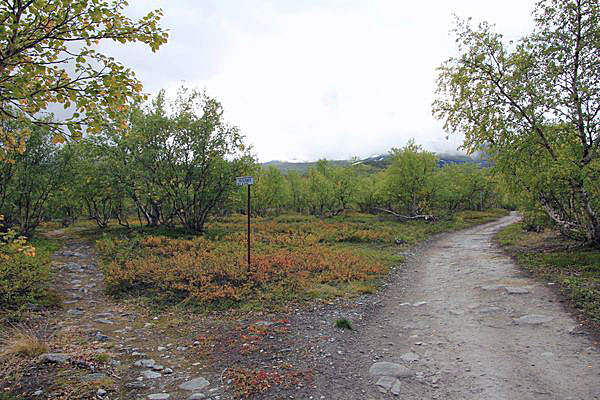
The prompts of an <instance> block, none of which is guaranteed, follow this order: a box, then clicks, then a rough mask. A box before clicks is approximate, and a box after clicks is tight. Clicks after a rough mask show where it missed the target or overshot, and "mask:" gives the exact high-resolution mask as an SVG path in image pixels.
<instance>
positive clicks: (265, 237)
mask: <svg viewBox="0 0 600 400" xmlns="http://www.w3.org/2000/svg"><path fill="white" fill-rule="evenodd" d="M265 225H268V224H266V223H265ZM279 225H281V224H279ZM319 228H320V229H322V227H319ZM328 229H329V228H328ZM253 241H254V243H255V245H256V247H255V249H254V251H253V256H252V264H251V266H250V268H248V265H247V261H246V247H245V242H246V238H245V235H244V234H243V233H241V232H238V233H231V234H228V235H225V236H224V237H223V238H222V239H221V240H219V241H216V240H215V241H213V240H208V239H206V238H204V237H197V238H195V239H192V240H182V239H170V238H167V237H155V236H149V237H145V238H141V239H140V238H138V239H133V240H131V239H129V240H126V241H125V240H123V241H115V240H106V241H105V242H104V243H102V244H100V245H99V246H98V249H99V250H100V251H101V253H102V254H105V255H106V257H105V258H104V259H105V274H106V284H107V288H108V290H109V292H112V293H113V294H125V293H128V292H147V293H148V294H153V295H158V296H159V297H161V298H169V299H193V300H195V301H198V302H209V303H210V302H214V301H221V300H227V301H234V302H237V301H244V300H250V299H253V298H259V297H260V295H261V293H264V292H267V291H269V290H271V289H272V288H273V287H275V286H277V287H280V288H285V291H286V293H287V294H288V295H289V297H293V298H298V297H307V296H306V295H307V292H308V290H310V289H311V288H312V287H314V286H315V285H318V284H322V283H326V284H328V285H342V284H346V283H350V282H353V281H367V280H372V279H374V278H375V277H376V276H377V275H378V274H380V273H382V272H384V267H383V265H382V264H381V263H380V262H378V261H377V260H375V259H373V258H371V257H367V256H364V255H359V254H356V253H355V252H354V251H352V250H351V249H341V248H338V247H332V246H331V245H327V244H325V243H319V240H318V236H317V235H315V234H313V233H310V232H307V231H302V229H300V230H294V229H290V228H286V227H281V226H278V225H277V224H272V226H267V227H263V226H261V227H260V228H259V229H257V232H255V233H254V238H253Z"/></svg>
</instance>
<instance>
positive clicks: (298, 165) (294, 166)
mask: <svg viewBox="0 0 600 400" xmlns="http://www.w3.org/2000/svg"><path fill="white" fill-rule="evenodd" d="M328 161H329V163H331V164H332V165H337V166H346V165H350V161H346V160H328ZM316 164H317V162H316V161H313V162H288V161H279V160H273V161H268V162H266V163H262V166H263V167H275V168H277V169H278V170H279V171H281V172H282V173H284V174H287V173H288V172H290V171H297V172H300V173H304V172H307V171H308V168H309V167H312V166H314V165H316Z"/></svg>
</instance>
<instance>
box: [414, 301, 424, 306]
mask: <svg viewBox="0 0 600 400" xmlns="http://www.w3.org/2000/svg"><path fill="white" fill-rule="evenodd" d="M425 304H427V302H426V301H419V302H418V303H414V304H413V307H420V306H424V305H425Z"/></svg>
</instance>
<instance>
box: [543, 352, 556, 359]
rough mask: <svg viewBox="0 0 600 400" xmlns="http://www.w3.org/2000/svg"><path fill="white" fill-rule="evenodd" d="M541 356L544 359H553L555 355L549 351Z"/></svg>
mask: <svg viewBox="0 0 600 400" xmlns="http://www.w3.org/2000/svg"><path fill="white" fill-rule="evenodd" d="M540 355H541V356H542V357H545V358H552V357H554V353H551V352H549V351H546V352H543V353H542V354H540Z"/></svg>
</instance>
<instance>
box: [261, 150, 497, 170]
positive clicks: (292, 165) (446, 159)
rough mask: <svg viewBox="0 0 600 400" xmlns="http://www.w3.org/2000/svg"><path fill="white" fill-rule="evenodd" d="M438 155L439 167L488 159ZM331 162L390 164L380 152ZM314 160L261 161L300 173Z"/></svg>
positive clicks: (485, 162) (485, 164)
mask: <svg viewBox="0 0 600 400" xmlns="http://www.w3.org/2000/svg"><path fill="white" fill-rule="evenodd" d="M438 157H439V159H440V160H439V161H438V166H439V167H443V166H445V165H449V164H465V163H475V164H478V165H480V166H482V167H488V166H489V165H490V164H489V161H488V160H485V159H481V158H478V159H475V158H472V157H469V156H466V155H462V154H443V153H440V154H438ZM328 161H329V162H330V163H331V164H333V165H336V166H346V165H350V164H352V165H357V164H362V165H369V166H371V167H374V169H384V168H387V167H388V165H389V164H390V155H389V154H380V155H376V156H371V157H368V158H365V159H362V160H358V161H349V160H328ZM316 163H317V162H316V161H314V162H288V161H279V160H274V161H269V162H266V163H263V164H262V166H263V167H269V166H272V167H275V168H277V169H278V170H279V171H281V172H282V173H284V174H286V173H288V172H289V171H298V172H300V173H304V172H306V171H308V168H310V167H312V166H314V165H316Z"/></svg>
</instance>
